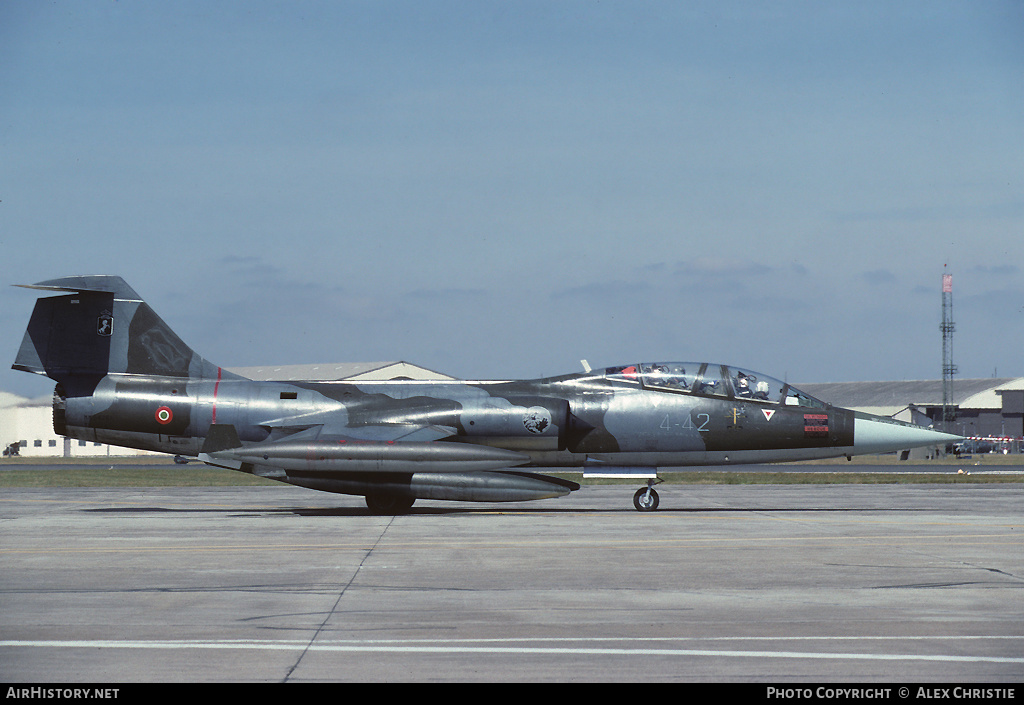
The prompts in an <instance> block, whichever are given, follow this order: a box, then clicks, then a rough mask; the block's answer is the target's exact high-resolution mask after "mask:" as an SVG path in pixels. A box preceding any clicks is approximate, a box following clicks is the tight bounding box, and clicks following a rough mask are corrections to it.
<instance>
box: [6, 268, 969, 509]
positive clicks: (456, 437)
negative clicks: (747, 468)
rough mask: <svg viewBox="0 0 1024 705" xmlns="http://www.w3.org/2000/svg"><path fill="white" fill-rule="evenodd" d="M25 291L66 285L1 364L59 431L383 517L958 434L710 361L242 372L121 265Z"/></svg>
mask: <svg viewBox="0 0 1024 705" xmlns="http://www.w3.org/2000/svg"><path fill="white" fill-rule="evenodd" d="M29 288H36V289H43V290H46V291H49V292H71V293H69V294H65V295H58V296H49V297H44V298H40V299H39V300H38V301H37V302H36V306H35V309H34V311H33V313H32V318H31V320H30V321H29V325H28V330H27V331H26V333H25V337H24V339H23V341H22V344H21V347H20V349H19V351H18V357H17V359H16V361H15V363H14V365H13V366H14V368H15V369H19V370H24V371H27V372H32V373H35V374H43V375H46V376H48V377H50V378H52V379H53V380H55V381H56V382H57V386H56V389H55V392H54V428H55V430H56V431H57V433H59V434H62V435H65V436H68V437H70V438H76V439H80V440H84V441H94V442H98V443H109V444H113V445H119V446H125V447H129V448H140V449H146V450H153V451H160V452H164V453H173V454H176V455H182V456H191V457H197V458H199V459H201V460H203V461H204V462H207V463H210V464H213V465H219V466H222V467H228V468H232V469H235V470H240V471H243V472H251V473H256V474H259V475H264V476H267V477H272V478H274V479H278V480H281V481H284V482H289V483H292V484H296V485H301V486H304V487H312V488H315V489H321V490H326V491H331V492H343V493H351V494H362V495H366V497H367V501H368V503H370V504H371V507H372V508H373V507H376V508H378V509H380V510H382V511H383V510H388V509H389V508H391V507H397V508H398V509H401V508H402V507H406V508H407V507H408V506H409V505H410V504H411V502H412V500H413V499H415V498H417V497H429V498H435V499H457V500H473V501H515V500H523V499H539V498H543V497H553V496H559V495H563V494H566V493H568V492H569V491H571V490H573V489H578V488H579V485H577V484H576V483H573V482H570V481H568V480H564V479H560V478H557V477H549V476H545V475H540V474H536V473H535V472H532V469H533V468H575V469H581V470H582V471H583V472H584V475H586V474H587V473H589V472H592V473H594V474H602V473H610V474H615V473H624V474H627V475H630V474H631V473H632V475H631V476H636V477H645V478H648V479H649V481H651V482H652V481H653V480H651V478H656V477H657V469H658V468H672V467H684V466H694V465H721V464H727V463H750V462H775V461H785V460H802V459H811V458H823V457H832V456H842V455H849V454H853V453H858V452H881V451H884V450H894V449H897V448H901V447H913V446H915V445H928V444H934V443H941V442H944V441H946V440H947V439H952V438H954V437H952V436H946V435H945V434H939V433H935V432H932V431H928V430H923V429H920V428H919V427H911V426H909V425H907V424H898V423H896V422H893V421H892V420H891V419H881V418H878V417H870V416H868V415H866V414H860V413H855V412H853V411H850V410H847V409H840V408H836V407H832V406H830V405H828V404H824V403H822V402H820V401H818V400H816V399H813V398H811V397H808V396H807V395H805V394H803V393H802V392H800V390H798V389H795V388H793V387H791V386H790V385H789V384H787V383H785V382H782V381H780V380H777V379H774V378H771V377H767V376H764V375H761V374H759V373H755V372H753V371H751V370H748V369H743V368H736V367H730V366H726V365H718V364H708V363H692V362H655V363H640V364H630V365H624V366H619V367H609V368H605V369H604V370H601V371H594V372H586V373H581V374H570V375H564V376H560V377H551V378H547V379H540V380H532V381H473V382H470V381H465V382H463V381H443V382H442V381H414V380H392V381H382V382H362V381H360V382H351V381H338V382H261V381H254V380H251V379H247V378H244V377H241V376H239V375H237V374H233V373H231V372H228V371H226V370H224V369H222V368H221V367H218V366H216V365H214V364H212V363H210V362H209V361H207V360H205V359H203V358H202V357H200V356H199V355H197V354H196V353H195V352H194V351H193V350H192V349H191V348H189V347H188V346H187V345H186V344H185V343H184V342H183V341H182V340H181V339H180V338H179V337H178V336H177V335H176V334H175V333H174V332H173V331H172V330H171V329H170V328H169V327H168V326H167V324H166V323H164V322H163V320H161V319H160V317H159V316H157V315H156V313H155V312H154V311H153V310H152V309H151V308H150V307H149V306H148V305H147V304H146V303H145V302H144V301H142V299H141V298H139V296H138V294H136V293H135V291H134V290H133V289H131V288H130V287H129V286H128V285H127V284H126V283H125V282H124V281H123V280H122V279H121V278H120V277H114V276H105V275H104V276H75V277H66V278H63V279H55V280H50V281H46V282H41V283H39V284H35V285H31V286H30V287H29ZM650 489H651V488H650V484H649V485H648V489H647V493H648V494H647V495H646V496H647V498H648V499H649V498H650V496H651V492H650ZM371 500H372V501H371ZM636 501H637V500H635V502H636ZM650 506H656V502H655V503H654V504H652V505H650ZM637 507H638V508H641V505H640V504H637Z"/></svg>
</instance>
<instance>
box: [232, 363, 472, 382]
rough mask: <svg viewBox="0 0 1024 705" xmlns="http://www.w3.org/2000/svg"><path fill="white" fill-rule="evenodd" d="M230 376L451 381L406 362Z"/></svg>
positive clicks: (252, 370) (272, 368) (276, 368)
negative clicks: (401, 378)
mask: <svg viewBox="0 0 1024 705" xmlns="http://www.w3.org/2000/svg"><path fill="white" fill-rule="evenodd" d="M227 369H228V370H229V371H230V372H234V373H235V374H239V375H242V376H243V377H248V378H249V379H255V380H278V381H287V382H299V381H333V380H339V379H395V378H399V377H408V378H409V379H455V378H454V377H450V376H448V375H445V374H441V373H440V372H435V371H434V370H428V369H427V368H426V367H420V366H419V365H414V364H412V363H410V362H404V361H401V360H399V361H397V362H330V363H319V364H317V363H314V364H308V365H260V366H258V367H230V368H227Z"/></svg>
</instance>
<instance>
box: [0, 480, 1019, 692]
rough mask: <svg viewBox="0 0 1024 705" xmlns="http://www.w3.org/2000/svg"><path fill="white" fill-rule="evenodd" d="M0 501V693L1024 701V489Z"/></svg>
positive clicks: (199, 494)
mask: <svg viewBox="0 0 1024 705" xmlns="http://www.w3.org/2000/svg"><path fill="white" fill-rule="evenodd" d="M634 489H635V488H634V487H631V486H625V485H623V486H597V487H585V488H584V489H583V490H581V491H579V492H577V493H574V494H573V495H572V496H570V497H565V498H561V499H557V500H547V501H544V502H534V503H517V504H488V505H473V504H458V503H446V502H430V501H419V502H417V504H416V507H414V509H413V513H411V514H410V515H408V516H401V517H396V518H391V517H376V516H369V515H368V513H367V511H366V509H365V506H364V505H363V503H362V499H361V498H358V497H346V496H341V495H329V494H322V493H317V492H313V491H309V490H303V489H299V488H291V487H286V486H281V487H253V488H195V489H191V488H189V489H184V488H168V489H11V490H5V491H4V492H3V494H2V495H0V557H2V570H0V681H3V682H8V683H29V682H35V683H40V682H45V683H70V682H79V683H81V682H90V683H129V682H154V681H158V682H169V681H181V682H258V681H265V682H283V681H288V682H313V681H420V682H425V681H629V682H638V681H712V682H755V683H767V684H769V685H772V684H780V683H793V682H805V683H806V682H830V683H831V682H849V681H857V682H884V683H891V684H899V683H907V684H913V683H921V682H943V683H978V682H1003V683H1007V682H1019V681H1021V680H1022V678H1024V599H1022V595H1024V592H1022V590H1024V516H1022V507H1024V486H1021V485H966V484H958V485H903V486H893V485H874V486H869V485H860V486H852V485H840V486H810V485H792V486H693V485H690V486H687V485H662V486H661V487H660V488H659V489H660V491H661V510H660V511H658V512H655V513H650V514H641V513H638V512H636V511H634V510H633V508H632V494H633V490H634Z"/></svg>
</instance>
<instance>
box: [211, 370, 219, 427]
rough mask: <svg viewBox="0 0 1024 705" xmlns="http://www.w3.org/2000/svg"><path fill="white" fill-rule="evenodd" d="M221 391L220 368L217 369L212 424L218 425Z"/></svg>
mask: <svg viewBox="0 0 1024 705" xmlns="http://www.w3.org/2000/svg"><path fill="white" fill-rule="evenodd" d="M218 389H220V368H219V367H218V368H217V381H216V383H214V385H213V418H212V419H211V420H210V423H217V390H218Z"/></svg>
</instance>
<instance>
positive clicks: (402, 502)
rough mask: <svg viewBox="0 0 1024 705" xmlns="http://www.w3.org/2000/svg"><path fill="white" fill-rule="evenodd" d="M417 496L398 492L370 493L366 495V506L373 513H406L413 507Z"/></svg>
mask: <svg viewBox="0 0 1024 705" xmlns="http://www.w3.org/2000/svg"><path fill="white" fill-rule="evenodd" d="M415 501H416V498H415V497H407V496H404V495H398V494H386V493H381V494H368V495H366V506H367V507H369V508H370V512H371V513H373V514H405V513H406V512H408V511H409V510H410V509H412V504H413V502H415Z"/></svg>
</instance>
